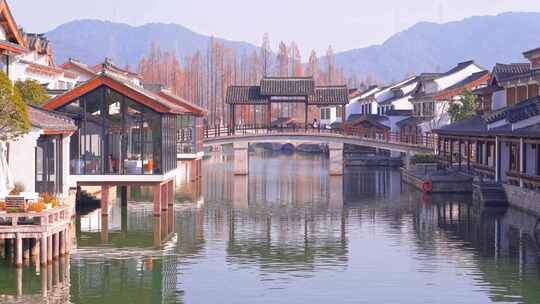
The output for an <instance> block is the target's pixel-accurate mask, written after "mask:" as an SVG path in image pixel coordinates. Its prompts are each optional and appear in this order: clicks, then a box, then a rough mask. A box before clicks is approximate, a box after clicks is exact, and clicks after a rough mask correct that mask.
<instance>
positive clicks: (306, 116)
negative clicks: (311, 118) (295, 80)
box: [304, 101, 308, 131]
mask: <svg viewBox="0 0 540 304" xmlns="http://www.w3.org/2000/svg"><path fill="white" fill-rule="evenodd" d="M304 105H305V107H304V109H305V111H304V128H305V130H306V131H307V124H308V103H307V101H306V103H305V104H304Z"/></svg>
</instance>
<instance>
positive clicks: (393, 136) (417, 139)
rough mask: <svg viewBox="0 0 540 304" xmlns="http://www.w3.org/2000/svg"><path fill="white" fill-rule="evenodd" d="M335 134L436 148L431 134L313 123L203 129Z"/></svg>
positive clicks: (209, 132)
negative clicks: (322, 125) (335, 126)
mask: <svg viewBox="0 0 540 304" xmlns="http://www.w3.org/2000/svg"><path fill="white" fill-rule="evenodd" d="M279 133H295V134H336V135H343V136H350V137H357V138H359V139H362V140H366V141H374V142H383V143H391V144H400V145H406V146H412V147H425V148H429V149H433V150H434V149H435V148H436V138H435V136H434V135H433V134H427V135H420V134H413V133H399V132H380V131H373V130H368V129H363V128H351V127H345V128H333V129H330V128H324V127H319V126H316V127H314V126H313V125H304V124H290V125H283V126H272V127H271V128H268V126H267V125H264V124H242V125H237V126H235V127H234V128H231V127H227V126H208V127H205V130H204V138H205V139H211V138H218V137H226V136H233V135H235V136H238V135H259V134H261V135H262V134H279Z"/></svg>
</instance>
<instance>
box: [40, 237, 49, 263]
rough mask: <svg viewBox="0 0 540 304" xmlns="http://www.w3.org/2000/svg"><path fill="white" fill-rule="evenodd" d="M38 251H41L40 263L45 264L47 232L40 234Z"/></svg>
mask: <svg viewBox="0 0 540 304" xmlns="http://www.w3.org/2000/svg"><path fill="white" fill-rule="evenodd" d="M39 245H40V248H39V249H40V250H39V251H40V253H41V256H40V258H39V259H40V262H41V264H47V261H48V258H47V248H48V247H47V234H46V233H43V234H42V235H41V241H40V244H39Z"/></svg>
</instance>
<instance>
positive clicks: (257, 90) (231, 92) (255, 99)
mask: <svg viewBox="0 0 540 304" xmlns="http://www.w3.org/2000/svg"><path fill="white" fill-rule="evenodd" d="M225 103H226V104H246V105H253V104H268V97H266V96H263V95H261V87H260V86H230V87H228V88H227V95H226V97H225Z"/></svg>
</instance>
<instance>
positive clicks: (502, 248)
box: [0, 154, 540, 303]
mask: <svg viewBox="0 0 540 304" xmlns="http://www.w3.org/2000/svg"><path fill="white" fill-rule="evenodd" d="M250 165H251V168H250V170H251V175H250V177H249V178H247V177H234V176H232V174H231V166H232V163H231V162H230V161H228V160H227V159H226V158H224V157H222V156H221V155H214V156H213V157H212V158H211V159H209V160H206V163H205V170H204V179H203V180H204V182H203V183H204V184H203V185H193V184H191V185H184V186H183V187H178V188H179V190H178V193H177V202H178V203H177V205H176V206H175V210H174V212H169V214H166V215H165V216H162V218H161V219H154V217H153V216H152V205H151V204H149V203H144V202H143V201H145V200H146V201H148V198H149V197H151V196H150V192H149V189H144V188H143V189H135V193H134V195H135V196H136V197H139V198H140V199H139V200H140V201H141V202H139V203H132V204H130V205H129V207H128V208H127V209H122V208H121V207H120V206H119V204H117V205H115V209H114V210H113V211H112V212H111V215H110V216H109V221H108V223H107V225H106V226H108V232H109V233H103V231H104V226H103V223H101V221H100V220H101V217H100V216H99V212H98V211H97V210H96V211H94V212H91V213H90V214H87V215H83V216H79V217H78V219H77V229H78V246H79V248H78V249H77V251H76V252H75V253H74V254H73V255H72V256H71V261H70V263H69V264H65V265H58V266H54V267H49V268H50V269H51V270H49V272H50V276H48V277H47V279H50V280H52V279H54V280H55V282H59V281H62V280H61V278H62V276H61V272H62V271H66V270H67V271H68V272H69V273H70V276H69V279H67V278H66V280H65V281H66V283H67V284H68V285H67V286H68V288H66V287H52V288H51V286H59V284H58V283H57V284H53V281H51V282H50V283H51V284H49V285H45V286H47V287H48V288H50V289H49V294H48V297H47V298H46V299H47V300H48V301H49V302H55V301H54V300H56V302H58V303H60V302H62V300H63V299H65V298H69V299H70V301H71V302H73V303H157V302H161V303H184V302H187V303H254V302H255V303H487V302H502V303H540V275H539V267H538V266H539V265H538V261H539V260H538V252H539V247H538V246H539V242H538V238H537V233H535V231H537V229H536V226H537V222H538V219H537V218H536V217H533V216H530V215H527V214H525V213H523V212H519V211H517V210H513V209H509V210H507V211H502V212H499V211H489V210H481V209H479V208H477V207H475V206H474V204H471V202H470V199H469V198H468V197H460V196H441V197H424V196H422V195H421V194H419V193H417V192H415V191H414V190H412V189H409V188H408V187H406V186H404V185H401V182H400V176H399V171H394V170H388V169H365V168H362V169H348V170H346V173H345V177H344V178H343V179H342V178H340V177H329V176H328V173H327V169H326V168H327V166H328V164H327V160H325V159H320V158H319V157H317V156H307V155H299V154H296V155H293V156H283V155H264V156H261V155H254V156H252V162H251V164H250ZM201 188H202V189H203V190H202V193H201V192H200V189H201ZM201 194H202V195H201ZM156 246H158V247H156ZM0 263H3V264H0V272H1V274H2V278H1V279H0V294H8V295H14V294H16V286H15V285H16V284H15V281H16V276H17V274H16V272H15V270H14V269H12V267H11V266H9V265H7V263H6V262H5V261H4V260H1V262H0ZM55 265H56V264H55ZM55 267H56V268H58V270H55V269H56V268H55ZM57 272H58V274H56V273H57ZM43 273H44V270H42V272H41V274H40V275H39V276H36V275H35V271H33V269H30V268H25V269H24V273H23V274H22V277H23V286H24V287H23V293H24V294H25V295H27V296H23V297H22V298H19V301H20V302H27V303H35V302H38V301H39V300H38V299H41V297H40V296H39V295H41V293H42V288H41V287H42V286H44V285H43V284H42V282H41V281H42V280H43ZM51 293H55V294H54V295H51ZM9 301H13V297H11V296H10V297H9V298H8V297H7V296H3V298H0V302H9Z"/></svg>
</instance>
